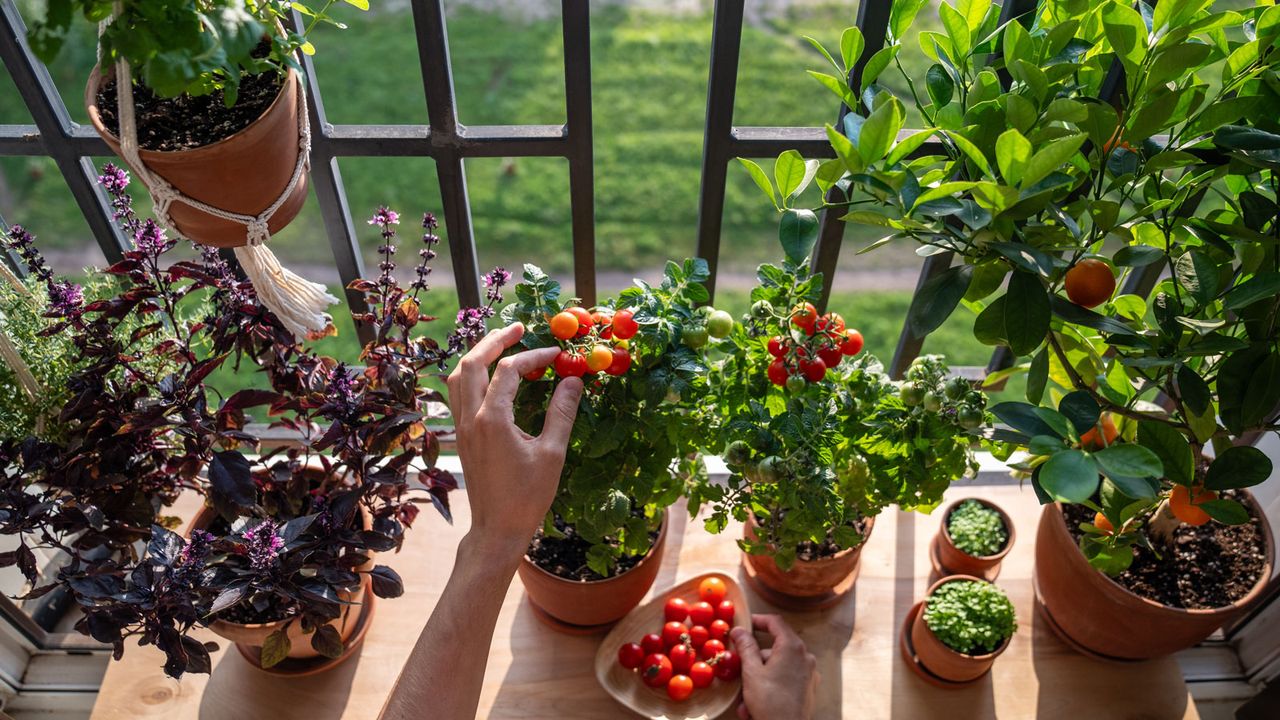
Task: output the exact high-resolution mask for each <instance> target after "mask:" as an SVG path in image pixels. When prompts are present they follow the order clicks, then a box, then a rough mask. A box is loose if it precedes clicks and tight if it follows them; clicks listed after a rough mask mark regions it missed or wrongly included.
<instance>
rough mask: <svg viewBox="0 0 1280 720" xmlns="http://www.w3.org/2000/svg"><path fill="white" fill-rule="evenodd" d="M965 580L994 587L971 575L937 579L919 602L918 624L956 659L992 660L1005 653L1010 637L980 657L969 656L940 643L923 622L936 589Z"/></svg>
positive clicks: (931, 629) (1011, 637)
mask: <svg viewBox="0 0 1280 720" xmlns="http://www.w3.org/2000/svg"><path fill="white" fill-rule="evenodd" d="M966 580H971V581H973V582H980V583H984V584H986V585H992V586H994V585H995V583H993V582H989V581H987V580H983V579H982V578H979V577H974V576H972V575H948V576H946V577H944V578H939V579H938V581H937V582H935V583H934V584H932V585H930V586H929V589H928V590H927V591H925V594H924V600H921V601H920V602H921V605H920V624H921V625H923V626H924V629H925V630H928V631H929V634H930V635H932V636H933V639H935V640H937V641H938V645H940V646H942V648H943V649H944V650H946V651H947V652H948V653H950V654H952V655H954V656H956V657H958V658H964V659H965V660H977V661H980V662H981V661H986V660H994V659H995V658H996V656H997V655H999V654H1000V653H1002V652H1004V651H1005V648H1007V647H1009V643H1010V642H1012V641H1013V636H1012V635H1010V636H1009V637H1007V638H1005V639H1004V641H1003V642H1001V643H1000V644H999V645H997V646H996V647H995V649H994V650H992V651H991V652H987V653H983V654H981V655H970V654H968V653H962V652H960V651H959V650H956V649H955V648H953V647H951V646H950V645H948V644H946V643H944V642H942V638H940V637H938V634H937V633H935V632H934V631H933V628H931V627H929V623H927V622H925V619H924V611H925V610H927V609H928V608H929V598H930V596H932V595H933V593H934V592H936V591H937V589H938V588H940V587H942V586H943V585H946V584H947V583H952V582H963V581H966Z"/></svg>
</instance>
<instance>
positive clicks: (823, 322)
mask: <svg viewBox="0 0 1280 720" xmlns="http://www.w3.org/2000/svg"><path fill="white" fill-rule="evenodd" d="M813 331H814V332H815V333H822V334H823V335H827V336H830V337H840V336H841V335H844V318H842V317H840V313H827V314H826V315H823V316H822V317H820V318H818V320H817V321H816V322H814V324H813Z"/></svg>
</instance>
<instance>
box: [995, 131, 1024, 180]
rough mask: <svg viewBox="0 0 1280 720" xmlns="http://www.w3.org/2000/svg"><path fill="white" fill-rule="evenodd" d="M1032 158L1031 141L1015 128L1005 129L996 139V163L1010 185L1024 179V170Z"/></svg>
mask: <svg viewBox="0 0 1280 720" xmlns="http://www.w3.org/2000/svg"><path fill="white" fill-rule="evenodd" d="M1030 160H1031V143H1030V142H1028V141H1027V139H1026V138H1025V137H1023V136H1022V133H1020V132H1018V131H1017V130H1014V129H1009V130H1005V131H1004V132H1003V133H1001V134H1000V137H999V138H997V139H996V165H997V166H998V167H999V168H1000V175H1001V176H1003V177H1004V181H1005V182H1007V183H1009V184H1010V185H1017V184H1018V183H1019V181H1021V180H1022V171H1023V170H1024V169H1025V168H1026V167H1027V162H1028V161H1030Z"/></svg>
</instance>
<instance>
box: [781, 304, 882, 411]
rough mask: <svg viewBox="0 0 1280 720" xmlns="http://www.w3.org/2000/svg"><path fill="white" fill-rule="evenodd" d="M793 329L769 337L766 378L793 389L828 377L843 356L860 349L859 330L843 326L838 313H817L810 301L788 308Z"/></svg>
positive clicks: (855, 353) (802, 387) (856, 352)
mask: <svg viewBox="0 0 1280 720" xmlns="http://www.w3.org/2000/svg"><path fill="white" fill-rule="evenodd" d="M790 322H791V327H792V328H794V331H793V332H790V333H788V334H786V335H777V336H774V337H771V338H769V354H770V355H772V356H773V362H771V363H769V370H768V374H769V381H770V382H772V383H773V384H774V385H777V386H779V387H785V388H787V389H788V390H790V391H792V392H799V391H801V390H803V389H804V388H805V385H806V384H808V383H811V382H819V381H821V380H822V379H823V378H824V377H826V376H827V370H829V369H832V368H835V367H836V366H837V365H839V364H840V362H841V361H842V360H844V359H845V358H846V357H852V356H854V355H857V354H858V353H859V352H861V351H862V333H860V332H858V331H857V330H854V329H852V328H847V327H845V324H844V318H842V317H840V314H839V313H827V314H825V315H818V311H817V309H816V308H814V307H813V304H812V303H803V304H801V305H798V306H796V307H795V308H794V309H793V310H792V311H791V321H790Z"/></svg>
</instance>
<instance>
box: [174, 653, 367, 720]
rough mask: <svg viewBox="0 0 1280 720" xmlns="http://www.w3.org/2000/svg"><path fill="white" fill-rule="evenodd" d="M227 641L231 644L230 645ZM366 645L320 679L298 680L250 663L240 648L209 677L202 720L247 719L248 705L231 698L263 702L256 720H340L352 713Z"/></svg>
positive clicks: (304, 677)
mask: <svg viewBox="0 0 1280 720" xmlns="http://www.w3.org/2000/svg"><path fill="white" fill-rule="evenodd" d="M224 642H225V641H224ZM363 650H364V647H363V645H362V646H361V647H360V648H357V649H356V651H355V652H354V653H352V655H351V657H349V658H347V659H346V660H345V661H343V662H342V664H341V665H338V666H337V667H335V668H333V669H331V670H326V671H325V672H322V673H316V674H314V675H304V676H297V677H289V676H280V675H272V674H270V673H267V672H264V671H262V670H260V669H258V668H256V667H254V666H253V665H250V664H249V661H247V660H245V659H244V658H243V657H242V656H241V655H240V653H238V652H236V650H235V648H232V647H228V648H227V653H226V656H225V657H223V659H222V662H220V663H218V664H217V666H216V667H214V669H213V673H212V674H211V675H210V676H209V682H208V684H207V685H205V689H204V694H203V696H202V697H201V698H200V715H199V718H200V720H247V718H246V716H245V714H244V708H243V707H242V706H240V707H237V706H235V705H233V704H231V703H228V702H226V701H225V699H226V698H228V697H237V696H239V697H249V698H255V699H256V700H257V702H256V703H254V705H256V707H255V711H257V710H261V713H262V714H261V715H257V714H255V715H254V716H253V717H254V718H258V717H261V718H306V719H307V720H338V719H339V718H341V717H342V716H343V714H344V713H345V712H346V707H347V700H348V698H349V697H350V694H351V684H352V681H353V679H354V678H355V676H356V670H357V669H358V668H359V666H360V655H361V653H362V651H363Z"/></svg>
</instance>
